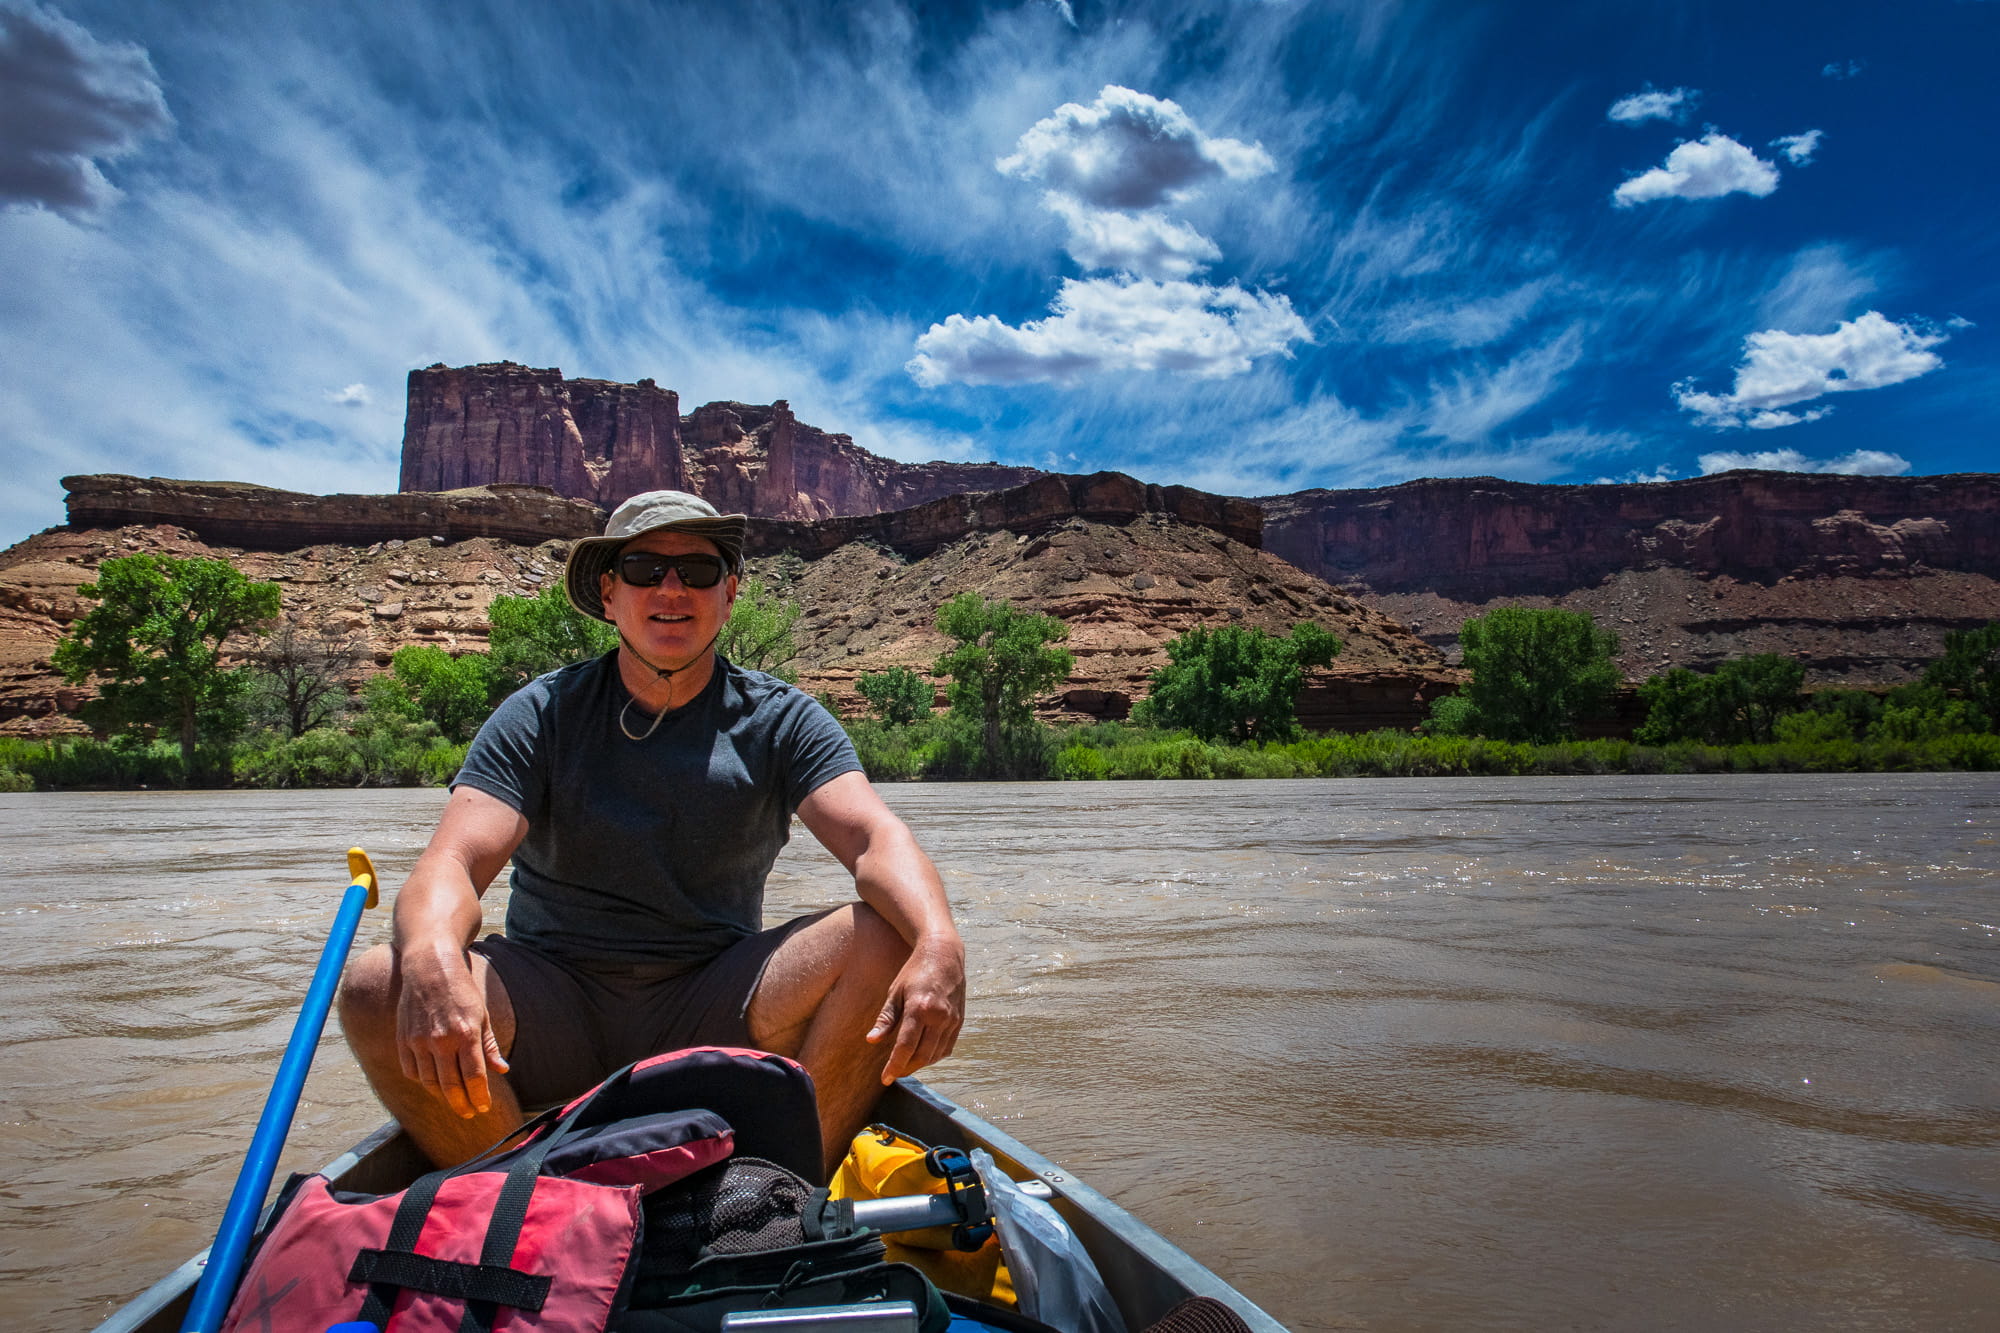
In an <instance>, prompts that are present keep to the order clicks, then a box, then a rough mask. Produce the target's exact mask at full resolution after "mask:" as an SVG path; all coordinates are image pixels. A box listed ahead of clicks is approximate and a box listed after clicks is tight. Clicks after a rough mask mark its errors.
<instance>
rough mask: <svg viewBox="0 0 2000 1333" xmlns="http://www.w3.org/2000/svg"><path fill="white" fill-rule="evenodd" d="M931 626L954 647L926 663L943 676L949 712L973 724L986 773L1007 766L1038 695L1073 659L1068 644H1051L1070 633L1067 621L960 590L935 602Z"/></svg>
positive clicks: (1029, 728) (1028, 731) (1031, 722)
mask: <svg viewBox="0 0 2000 1333" xmlns="http://www.w3.org/2000/svg"><path fill="white" fill-rule="evenodd" d="M937 627H938V630H939V631H940V632H941V633H943V634H944V635H945V636H946V637H948V638H950V639H952V640H953V641H954V643H955V646H954V647H952V648H950V649H949V650H947V651H946V652H944V653H943V654H941V655H940V656H939V657H938V659H937V661H936V662H935V663H933V664H932V666H931V674H932V675H934V676H945V677H949V678H950V680H951V684H950V686H949V687H947V689H946V691H945V693H946V697H947V698H949V699H950V700H951V711H952V712H953V713H955V714H957V715H958V716H960V717H964V718H968V719H970V720H972V721H973V722H974V723H975V724H976V725H977V726H978V727H979V732H980V737H981V741H982V744H983V747H984V752H985V765H984V767H985V769H986V771H987V772H989V773H999V772H1003V771H1010V770H1012V769H1013V768H1015V767H1016V766H1017V765H1015V763H1014V762H1013V759H1014V757H1015V754H1016V750H1017V749H1018V748H1019V746H1018V743H1019V742H1020V741H1021V740H1023V739H1025V738H1027V737H1029V736H1031V735H1032V734H1033V733H1034V731H1035V728H1036V723H1035V715H1034V711H1033V705H1034V699H1035V696H1036V695H1037V694H1040V693H1041V692H1042V691H1043V690H1046V689H1048V688H1049V687H1050V686H1052V685H1054V684H1056V683H1057V682H1058V681H1060V680H1062V678H1063V677H1065V676H1067V675H1068V674H1069V669H1070V667H1071V666H1072V665H1073V664H1074V663H1075V661H1076V659H1075V658H1074V657H1073V656H1071V655H1070V652H1069V650H1068V649H1067V648H1051V647H1049V645H1050V644H1052V643H1060V642H1061V641H1062V640H1064V639H1067V638H1068V637H1069V627H1068V626H1067V625H1065V624H1063V623H1062V622H1061V621H1060V620H1057V619H1056V618H1055V617H1053V616H1045V615H1037V614H1029V613H1026V612H1022V611H1016V610H1015V609H1014V608H1013V607H1011V606H1009V605H1007V604H1006V603H1005V602H989V601H986V600H985V599H984V598H982V597H980V596H979V594H978V593H971V592H962V593H960V594H959V595H958V596H956V597H954V598H952V599H951V600H950V601H948V602H946V603H945V604H944V605H943V606H941V607H939V608H938V618H937Z"/></svg>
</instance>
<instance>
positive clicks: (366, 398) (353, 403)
mask: <svg viewBox="0 0 2000 1333" xmlns="http://www.w3.org/2000/svg"><path fill="white" fill-rule="evenodd" d="M326 401H328V402H329V403H337V404H339V405H340V406H341V407H366V406H368V405H369V404H370V403H372V402H374V401H375V395H373V394H371V393H369V392H368V386H367V385H365V384H350V385H348V386H347V387H346V388H344V389H328V390H327V391H326Z"/></svg>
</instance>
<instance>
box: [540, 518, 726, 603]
mask: <svg viewBox="0 0 2000 1333" xmlns="http://www.w3.org/2000/svg"><path fill="white" fill-rule="evenodd" d="M749 528H750V520H749V517H748V516H747V515H744V514H718V515H716V516H715V517H714V518H682V519H675V520H674V521H673V522H671V523H656V524H654V525H653V526H652V527H650V528H643V529H641V530H640V531H638V532H632V533H627V534H625V535H624V536H622V537H585V538H584V539H583V540H581V541H579V542H577V544H576V545H574V546H572V547H570V548H569V559H568V560H567V561H566V562H565V563H564V565H563V591H564V592H566V593H568V594H569V604H570V605H571V606H573V607H575V608H576V609H577V610H578V611H581V612H582V613H583V614H584V615H586V616H589V617H590V618H591V619H592V620H606V621H608V620H610V619H611V617H610V616H608V615H606V614H604V595H603V592H602V591H601V589H600V586H599V581H600V580H601V579H602V578H603V577H604V575H606V574H608V573H610V572H611V563H612V561H614V560H616V559H617V558H618V552H619V551H620V550H622V549H623V548H624V546H625V545H626V543H628V542H634V541H637V540H638V539H639V538H641V537H643V536H645V535H646V534H647V533H649V532H685V533H687V534H689V535H690V536H695V537H706V538H708V539H709V540H710V541H712V542H714V543H715V548H716V550H717V551H719V552H720V553H721V555H722V558H723V560H724V562H726V563H727V564H728V566H729V572H730V573H732V574H740V573H742V571H743V538H744V536H745V535H746V534H747V533H748V531H749Z"/></svg>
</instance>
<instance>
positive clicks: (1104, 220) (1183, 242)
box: [1042, 190, 1222, 278]
mask: <svg viewBox="0 0 2000 1333" xmlns="http://www.w3.org/2000/svg"><path fill="white" fill-rule="evenodd" d="M1042 204H1043V206H1044V207H1045V208H1047V209H1048V210H1049V211H1050V212H1051V213H1054V214H1055V215H1056V216H1057V217H1059V218H1061V219H1062V220H1063V224H1064V225H1065V226H1066V227H1068V229H1069V243H1068V249H1069V253H1070V256H1071V257H1072V258H1073V259H1075V260H1076V262H1077V263H1079V264H1081V265H1083V266H1084V267H1085V268H1108V269H1116V270H1118V271H1119V272H1121V273H1137V274H1141V275H1143V276H1145V277H1149V278H1185V277H1188V276H1190V275H1191V274H1194V273H1198V272H1200V271H1201V270H1202V269H1205V268H1207V267H1208V266H1209V265H1210V264H1213V263H1214V262H1215V261H1216V260H1218V259H1220V258H1222V251H1221V249H1220V248H1219V247H1217V245H1216V244H1215V242H1214V241H1211V240H1209V239H1208V237H1206V236H1204V235H1202V234H1201V233H1200V232H1198V231H1196V230H1195V229H1194V228H1193V227H1190V226H1188V225H1186V224H1185V223H1180V222H1175V221H1174V220H1173V219H1171V218H1167V217H1162V216H1161V215H1160V214H1158V213H1121V212H1118V211H1116V210H1114V209H1104V208H1092V207H1090V205H1088V204H1086V203H1084V202H1082V201H1081V200H1079V199H1076V198H1074V197H1073V196H1070V195H1066V194H1061V193H1058V192H1057V191H1054V190H1050V191H1049V192H1048V193H1047V194H1045V195H1044V196H1043V197H1042Z"/></svg>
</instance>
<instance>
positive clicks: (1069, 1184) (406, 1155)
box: [97, 1078, 1285, 1333]
mask: <svg viewBox="0 0 2000 1333" xmlns="http://www.w3.org/2000/svg"><path fill="white" fill-rule="evenodd" d="M871 1118H872V1119H874V1120H879V1121H882V1122H883V1123H885V1124H890V1125H894V1126H895V1127H896V1128H898V1129H900V1130H903V1131H904V1132H905V1133H908V1134H912V1135H914V1136H916V1137H917V1138H919V1139H922V1140H924V1141H925V1142H928V1143H933V1144H950V1145H954V1146H956V1147H960V1148H965V1149H968V1150H970V1149H972V1148H984V1149H986V1151H987V1152H989V1153H991V1154H993V1159H994V1161H995V1163H996V1164H997V1165H998V1166H999V1167H1000V1168H1001V1169H1002V1170H1003V1171H1005V1172H1007V1173H1008V1174H1009V1175H1011V1176H1012V1177H1014V1178H1015V1179H1016V1180H1028V1179H1036V1180H1041V1181H1043V1182H1044V1183H1046V1184H1047V1186H1048V1187H1049V1191H1050V1193H1051V1194H1052V1196H1053V1198H1052V1202H1053V1203H1054V1204H1055V1207H1056V1210H1057V1211H1058V1212H1060V1213H1061V1214H1062V1215H1063V1218H1064V1220H1065V1221H1067V1222H1068V1223H1069V1225H1070V1227H1071V1229H1072V1230H1074V1231H1075V1232H1076V1235H1077V1238H1078V1240H1080V1241H1081V1242H1082V1243H1083V1246H1084V1249H1085V1250H1087V1251H1088V1252H1089V1254H1090V1257H1091V1259H1092V1260H1093V1261H1094V1262H1095V1263H1096V1264H1097V1268H1098V1271H1099V1272H1100V1273H1101V1274H1103V1276H1104V1283H1105V1286H1106V1287H1108V1288H1109V1289H1110V1292H1111V1297H1112V1299H1113V1300H1114V1301H1116V1302H1117V1304H1118V1308H1119V1312H1120V1313H1121V1314H1122V1315H1124V1317H1125V1323H1126V1327H1127V1328H1128V1329H1129V1330H1131V1333H1140V1330H1142V1329H1144V1328H1145V1327H1146V1326H1147V1325H1149V1324H1151V1323H1153V1322H1154V1321H1155V1320H1157V1319H1159V1318H1160V1317H1161V1316H1162V1315H1164V1314H1165V1313H1166V1312H1167V1311H1168V1310H1170V1309H1172V1308H1173V1307H1174V1306H1175V1305H1177V1304H1179V1303H1180V1302H1181V1301H1183V1300H1185V1299H1187V1298H1188V1297H1190V1296H1209V1297H1213V1298H1214V1299H1215V1300H1218V1301H1221V1302H1223V1303H1224V1304H1225V1305H1228V1306H1229V1307H1230V1308H1231V1309H1233V1310H1234V1311H1235V1312H1236V1313H1237V1314H1238V1315H1240V1316H1242V1318H1243V1321H1244V1322H1245V1323H1246V1324H1248V1325H1249V1326H1250V1328H1251V1330H1252V1333H1285V1327H1284V1325H1283V1324H1280V1323H1279V1322H1278V1321H1277V1320H1275V1319H1273V1318H1272V1317H1271V1316H1270V1315H1268V1314H1266V1313H1264V1311H1262V1310H1260V1309H1259V1308H1257V1306H1256V1305H1255V1304H1254V1303H1252V1302H1251V1301H1250V1300H1249V1298H1248V1297H1246V1296H1244V1295H1243V1294H1242V1293H1241V1292H1239V1291H1237V1290H1236V1289H1235V1288H1234V1287H1232V1286H1230V1285H1229V1284H1228V1283H1227V1282H1224V1281H1223V1280H1222V1279H1221V1278H1219V1277H1217V1276H1216V1275H1215V1274H1214V1273H1212V1272H1210V1271H1209V1270H1208V1269H1206V1268H1204V1267H1202V1265H1201V1264H1199V1263H1197V1262H1196V1261H1195V1260H1194V1259H1193V1258H1192V1257H1190V1256H1189V1255H1188V1254H1187V1253H1186V1252H1185V1251H1183V1250H1181V1249H1180V1248H1179V1247H1177V1246H1175V1245H1174V1244H1172V1243H1171V1242H1170V1241H1168V1240H1167V1239H1166V1238H1165V1237H1164V1236H1162V1235H1160V1234H1159V1233H1158V1232H1156V1231H1154V1230H1153V1229H1152V1228H1151V1227H1149V1226H1147V1225H1146V1224H1145V1223H1144V1222H1141V1221H1140V1220H1139V1219H1138V1218H1136V1217H1134V1216H1132V1215H1131V1214H1130V1213H1128V1212H1126V1211H1125V1210H1124V1209H1123V1208H1120V1207H1119V1206H1118V1205H1117V1204H1115V1203H1113V1202H1111V1200H1109V1199H1107V1198H1105V1197H1104V1196H1103V1195H1102V1194H1099V1193H1098V1192H1097V1191H1096V1190H1094V1189H1092V1188H1091V1187H1090V1186H1088V1185H1086V1184H1084V1183H1083V1182H1082V1181H1080V1180H1078V1179H1077V1178H1076V1177H1075V1176H1074V1175H1072V1174H1070V1173H1069V1172H1068V1171H1065V1170H1063V1169H1062V1168H1061V1167H1059V1166H1057V1165H1056V1164H1055V1163H1054V1162H1052V1161H1050V1160H1049V1159H1048V1158H1046V1157H1043V1156H1042V1155H1041V1154H1040V1153H1038V1152H1036V1151H1034V1150H1033V1149H1032V1148H1029V1147H1028V1146H1027V1145H1026V1144H1023V1143H1021V1142H1020V1141H1018V1140H1016V1139H1015V1138H1013V1137H1012V1136H1010V1135H1008V1134H1006V1133H1005V1132H1003V1131H1002V1130H1000V1129H999V1128H997V1127H995V1126H994V1125H992V1124H989V1123H988V1122H987V1121H985V1120H982V1119H980V1118H979V1117H978V1116H976V1115H974V1114H972V1113H971V1112H970V1111H967V1110H966V1109H965V1108H964V1107H962V1106H959V1105H958V1104H957V1103H956V1102H953V1101H952V1100H951V1099H950V1098H948V1097H945V1096H943V1095H942V1094H940V1093H938V1092H936V1091H934V1090H933V1089H930V1088H927V1087H925V1086H924V1085H923V1084H922V1083H919V1082H918V1081H916V1080H915V1079H907V1078H906V1079H902V1080H900V1081H898V1082H897V1083H896V1084H895V1085H894V1086H893V1087H890V1088H887V1089H885V1090H884V1091H883V1094H882V1100H881V1101H880V1102H878V1103H877V1104H876V1107H875V1113H874V1115H873V1116H872V1117H871ZM426 1166H427V1164H426V1163H425V1162H424V1160H423V1158H422V1156H421V1155H420V1154H419V1153H418V1152H417V1150H416V1146H415V1145H414V1144H412V1143H411V1142H410V1140H409V1138H408V1136H406V1135H405V1134H404V1133H403V1132H402V1130H401V1129H400V1128H399V1127H398V1126H397V1125H396V1124H395V1122H393V1121H391V1122H390V1123H389V1124H387V1125H384V1126H383V1127H382V1128H380V1129H378V1130H376V1131H375V1132H374V1133H373V1134H370V1135H369V1136H368V1137H367V1138H365V1139H363V1140H362V1141H361V1142H360V1143H357V1144H356V1145H354V1147H352V1148H350V1149H348V1151H346V1152H345V1153H343V1154H341V1155H340V1156H339V1157H338V1158H336V1159H335V1160H334V1161H333V1162H332V1163H331V1164H330V1165H329V1166H327V1167H326V1169H325V1174H326V1175H327V1176H328V1177H329V1178H331V1179H333V1180H334V1181H336V1182H337V1183H338V1184H339V1186H340V1188H342V1189H345V1190H354V1191H358V1192H361V1193H367V1194H386V1193H389V1192H391V1191H393V1190H399V1189H402V1188H403V1187H404V1186H406V1185H408V1184H409V1183H410V1182H411V1181H412V1180H414V1179H416V1177H417V1176H419V1175H421V1174H422V1173H423V1172H424V1170H425V1169H426ZM206 1258H207V1251H206V1250H204V1251H203V1252H202V1253H201V1254H198V1255H196V1256H195V1257H194V1258H192V1259H190V1260H188V1261H187V1262H186V1263H184V1264H182V1265H181V1266H180V1267H179V1268H176V1269H175V1270H174V1271H173V1272H171V1273H169V1274H168V1275H167V1276H166V1277H164V1278H162V1279H160V1281H158V1282H156V1283H154V1284H153V1285H152V1286H151V1287H149V1288H148V1289H147V1290H146V1291H145V1292H143V1293H142V1294H140V1295H139V1296H138V1297H137V1298H136V1299H134V1300H133V1301H132V1302H131V1303H130V1304H128V1305H126V1306H125V1307H124V1308H123V1309H121V1310H119V1311H118V1313H116V1314H114V1315H112V1316H111V1318H109V1319H107V1320H105V1321H104V1322H103V1323H102V1324H99V1325H98V1326H97V1333H177V1330H178V1329H179V1328H180V1326H181V1319H182V1317H183V1316H184V1315H185V1314H186V1313H187V1307H188V1302H189V1301H190V1299H192V1297H193V1295H194V1286H195V1283H196V1282H197V1281H198V1280H199V1279H200V1277H201V1268H202V1264H203V1263H204V1262H205V1261H206Z"/></svg>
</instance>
